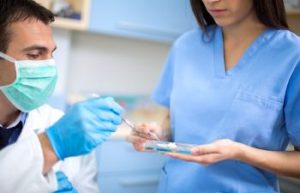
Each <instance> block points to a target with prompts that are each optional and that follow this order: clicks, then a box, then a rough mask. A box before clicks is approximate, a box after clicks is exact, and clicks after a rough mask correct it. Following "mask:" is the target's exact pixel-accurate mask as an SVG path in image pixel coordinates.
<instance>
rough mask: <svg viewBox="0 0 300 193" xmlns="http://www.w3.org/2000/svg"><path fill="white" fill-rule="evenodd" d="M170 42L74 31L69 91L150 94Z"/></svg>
mask: <svg viewBox="0 0 300 193" xmlns="http://www.w3.org/2000/svg"><path fill="white" fill-rule="evenodd" d="M169 47H170V45H168V44H163V43H156V42H147V41H140V40H134V39H125V38H116V37H110V36H100V35H95V34H87V33H81V32H76V33H75V34H73V38H72V50H71V55H70V56H71V58H70V65H69V70H68V73H69V78H68V82H67V85H68V86H67V90H68V93H69V94H70V93H78V92H91V91H92V92H97V93H105V94H107V93H108V94H116V93H117V94H150V93H151V92H152V90H153V89H154V87H155V85H156V83H157V81H158V79H159V74H160V71H161V67H162V65H163V63H164V61H165V58H166V56H167V53H168V50H169Z"/></svg>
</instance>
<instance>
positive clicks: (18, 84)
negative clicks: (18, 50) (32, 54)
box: [0, 52, 57, 112]
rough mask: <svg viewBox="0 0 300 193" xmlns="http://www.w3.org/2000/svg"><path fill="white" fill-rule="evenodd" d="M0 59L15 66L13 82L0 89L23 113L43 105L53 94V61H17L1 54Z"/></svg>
mask: <svg viewBox="0 0 300 193" xmlns="http://www.w3.org/2000/svg"><path fill="white" fill-rule="evenodd" d="M0 58H3V59H5V60H7V61H9V62H11V63H12V64H14V66H15V73H16V79H15V81H14V82H13V83H11V84H9V85H5V86H1V87H0V90H1V91H2V92H3V94H4V95H5V96H6V97H7V98H8V100H9V101H10V102H11V103H12V104H13V105H14V106H15V107H16V108H18V109H19V110H21V111H23V112H28V111H31V110H33V109H35V108H38V107H39V106H41V105H43V104H44V103H45V102H46V101H47V99H48V98H49V97H50V96H51V94H52V93H53V91H54V88H55V85H56V82H57V69H56V64H55V61H54V60H53V59H49V60H20V61H18V60H15V59H13V58H12V57H10V56H8V55H6V54H4V53H2V52H0ZM0 65H1V64H0Z"/></svg>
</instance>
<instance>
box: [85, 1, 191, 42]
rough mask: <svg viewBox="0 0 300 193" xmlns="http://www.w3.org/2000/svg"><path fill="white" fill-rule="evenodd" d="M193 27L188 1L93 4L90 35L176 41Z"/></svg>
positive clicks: (95, 2) (94, 2)
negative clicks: (102, 34) (101, 34)
mask: <svg viewBox="0 0 300 193" xmlns="http://www.w3.org/2000/svg"><path fill="white" fill-rule="evenodd" d="M194 24H195V23H194V20H193V15H192V11H191V8H190V3H189V0H151V1H149V0H92V6H91V17H90V25H89V31H91V32H100V33H105V34H113V35H119V36H127V37H136V38H142V39H151V40H159V41H173V40H174V39H175V38H177V37H178V36H179V35H180V34H182V33H183V32H185V31H187V30H189V29H191V28H192V27H193V25H194Z"/></svg>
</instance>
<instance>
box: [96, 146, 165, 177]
mask: <svg viewBox="0 0 300 193" xmlns="http://www.w3.org/2000/svg"><path fill="white" fill-rule="evenodd" d="M96 155H97V160H98V168H99V172H100V173H114V172H117V173H124V172H135V171H145V170H156V171H159V170H160V168H161V167H162V165H163V163H164V162H165V160H166V159H167V157H166V156H163V155H161V154H158V153H142V152H137V151H135V150H134V148H133V147H132V145H131V144H130V143H128V142H126V141H124V140H109V141H106V142H105V143H103V144H102V145H101V146H100V147H99V148H98V149H97V150H96Z"/></svg>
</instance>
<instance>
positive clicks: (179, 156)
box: [163, 153, 196, 161]
mask: <svg viewBox="0 0 300 193" xmlns="http://www.w3.org/2000/svg"><path fill="white" fill-rule="evenodd" d="M163 154H164V155H167V156H169V157H172V158H176V159H181V160H184V161H196V156H193V155H185V154H179V153H163Z"/></svg>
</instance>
